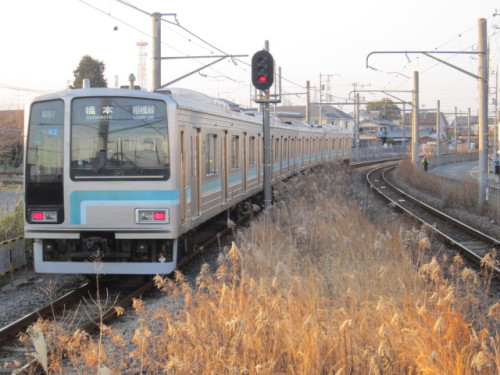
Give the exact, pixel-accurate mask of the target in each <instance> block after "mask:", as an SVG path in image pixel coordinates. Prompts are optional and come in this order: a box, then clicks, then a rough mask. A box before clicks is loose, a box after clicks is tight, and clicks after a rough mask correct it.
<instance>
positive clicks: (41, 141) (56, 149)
mask: <svg viewBox="0 0 500 375" xmlns="http://www.w3.org/2000/svg"><path fill="white" fill-rule="evenodd" d="M63 123H64V102H63V101H62V100H51V101H46V102H38V103H34V104H33V105H32V106H31V112H30V119H29V133H28V144H27V149H26V180H27V182H28V183H29V182H34V183H51V182H62V173H63V147H64V141H63Z"/></svg>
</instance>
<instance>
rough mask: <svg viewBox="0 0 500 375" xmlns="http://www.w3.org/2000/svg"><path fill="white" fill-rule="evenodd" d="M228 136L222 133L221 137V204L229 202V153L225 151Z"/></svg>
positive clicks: (225, 132)
mask: <svg viewBox="0 0 500 375" xmlns="http://www.w3.org/2000/svg"><path fill="white" fill-rule="evenodd" d="M228 144H229V135H228V133H227V131H224V136H223V137H222V203H226V202H227V201H228V200H229V153H228V150H227V147H228Z"/></svg>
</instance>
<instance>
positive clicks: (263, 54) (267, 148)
mask: <svg viewBox="0 0 500 375" xmlns="http://www.w3.org/2000/svg"><path fill="white" fill-rule="evenodd" d="M273 83H274V59H273V56H272V55H271V53H269V42H267V41H266V43H265V48H264V49H263V50H261V51H257V52H256V53H255V54H254V55H253V57H252V84H253V85H254V87H255V88H256V89H257V90H260V91H261V94H260V95H259V97H258V98H256V99H254V101H255V103H259V104H262V105H263V121H262V125H263V136H264V209H265V213H266V214H267V213H269V211H270V209H271V205H272V184H271V181H272V169H271V115H270V112H269V104H270V103H280V102H281V99H279V98H275V99H271V98H270V94H269V89H270V88H271V86H272V85H273Z"/></svg>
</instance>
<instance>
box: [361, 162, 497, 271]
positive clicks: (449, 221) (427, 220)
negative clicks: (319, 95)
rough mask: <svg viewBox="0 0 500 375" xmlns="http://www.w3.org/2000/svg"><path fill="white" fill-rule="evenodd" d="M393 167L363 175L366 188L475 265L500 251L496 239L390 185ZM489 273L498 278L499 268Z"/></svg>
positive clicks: (494, 267) (394, 165)
mask: <svg viewBox="0 0 500 375" xmlns="http://www.w3.org/2000/svg"><path fill="white" fill-rule="evenodd" d="M395 167H396V164H391V165H385V166H381V167H378V168H375V169H373V170H371V171H370V172H369V173H368V174H367V176H366V179H367V182H368V184H369V186H370V187H371V188H372V189H373V190H374V191H376V192H378V193H379V194H380V195H381V196H383V197H384V198H385V199H387V200H388V201H390V202H391V204H392V205H394V206H395V207H398V208H399V209H401V210H402V211H404V212H406V213H407V214H409V215H410V216H412V217H414V218H415V219H417V220H418V221H420V222H422V223H423V224H425V225H427V226H428V227H429V228H430V229H432V230H433V231H434V232H435V233H437V234H439V235H440V236H441V237H443V238H444V239H445V240H446V241H448V242H449V243H451V244H452V245H453V246H455V247H456V248H458V249H459V250H460V251H461V252H462V253H463V254H464V255H465V256H467V258H469V259H471V261H473V262H475V263H476V264H478V266H479V265H480V263H481V260H482V259H483V258H484V256H486V255H487V254H488V253H490V252H491V251H492V249H493V248H496V249H500V240H499V239H497V238H493V237H491V236H489V235H487V234H485V233H482V232H481V231H479V230H477V229H475V228H472V227H471V226H469V225H467V224H465V223H463V222H461V221H460V220H458V219H457V218H454V217H451V216H449V215H447V214H446V213H444V212H442V211H440V210H438V209H436V208H434V207H431V206H429V205H428V204H426V203H424V202H422V201H420V200H419V199H417V198H415V197H413V196H411V195H410V194H408V193H406V192H404V191H403V190H401V189H399V188H398V187H396V186H395V185H394V184H392V183H391V182H390V178H389V175H390V173H391V171H392V170H393V169H394V168H395ZM492 271H493V272H494V273H495V275H496V276H497V277H498V276H499V275H500V268H499V267H498V266H493V267H492Z"/></svg>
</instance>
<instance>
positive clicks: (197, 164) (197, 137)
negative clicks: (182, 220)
mask: <svg viewBox="0 0 500 375" xmlns="http://www.w3.org/2000/svg"><path fill="white" fill-rule="evenodd" d="M191 140H192V147H191V149H192V150H193V154H192V161H191V162H192V171H193V175H192V178H193V180H192V182H193V183H192V184H191V186H192V196H191V202H192V204H193V211H192V215H193V216H200V214H201V178H202V176H201V129H195V133H194V135H193V136H192V137H191Z"/></svg>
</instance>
